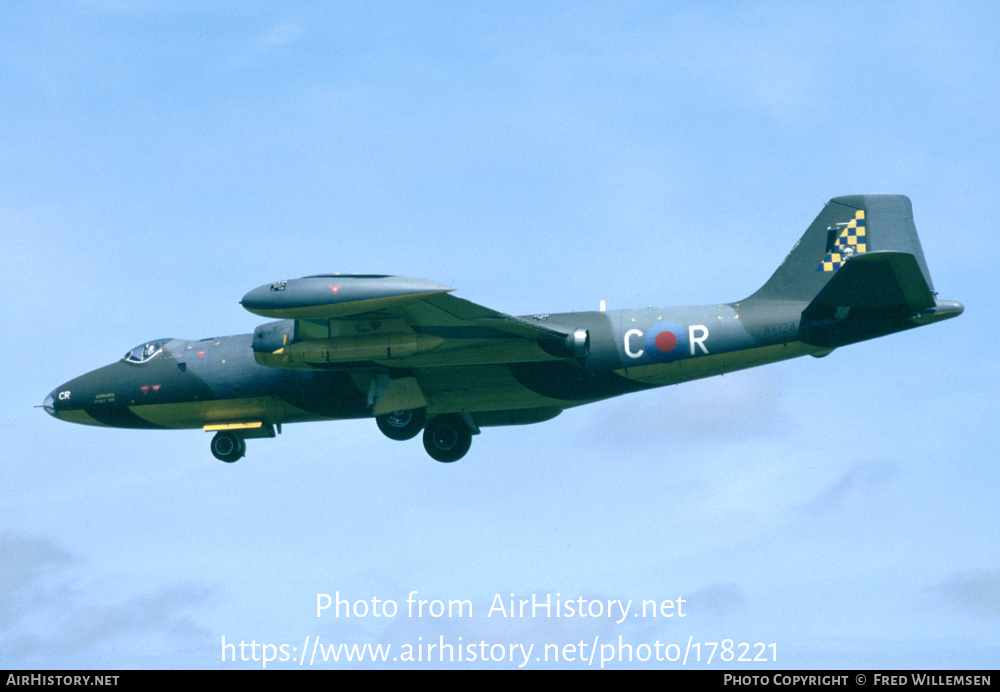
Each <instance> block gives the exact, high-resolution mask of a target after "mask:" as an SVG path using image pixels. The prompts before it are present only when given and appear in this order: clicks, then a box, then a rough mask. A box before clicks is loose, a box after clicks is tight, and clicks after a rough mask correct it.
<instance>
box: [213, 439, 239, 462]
mask: <svg viewBox="0 0 1000 692" xmlns="http://www.w3.org/2000/svg"><path fill="white" fill-rule="evenodd" d="M211 449H212V455H213V456H214V457H215V458H216V459H218V460H219V461H224V462H226V463H227V464H231V463H233V462H234V461H239V460H240V459H242V458H243V455H244V454H246V453H247V443H246V440H244V439H243V438H242V437H240V436H239V435H237V434H236V433H231V432H217V433H215V437H213V438H212V445H211Z"/></svg>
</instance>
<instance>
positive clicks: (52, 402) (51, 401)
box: [42, 391, 59, 418]
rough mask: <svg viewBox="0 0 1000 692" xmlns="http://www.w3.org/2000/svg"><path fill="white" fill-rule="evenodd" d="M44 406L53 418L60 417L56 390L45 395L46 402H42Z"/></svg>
mask: <svg viewBox="0 0 1000 692" xmlns="http://www.w3.org/2000/svg"><path fill="white" fill-rule="evenodd" d="M42 408H43V409H45V412H46V413H47V414H49V415H50V416H52V417H53V418H58V417H59V415H58V414H57V413H56V398H55V391H52V392H50V393H49V395H48V396H47V397H45V402H44V403H43V404H42Z"/></svg>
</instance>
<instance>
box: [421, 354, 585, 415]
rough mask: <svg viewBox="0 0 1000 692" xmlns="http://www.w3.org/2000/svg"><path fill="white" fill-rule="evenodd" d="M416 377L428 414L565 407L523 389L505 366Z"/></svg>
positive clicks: (433, 372)
mask: <svg viewBox="0 0 1000 692" xmlns="http://www.w3.org/2000/svg"><path fill="white" fill-rule="evenodd" d="M416 378H417V382H418V383H419V384H420V388H421V390H422V391H423V393H424V396H425V397H426V399H427V413H428V414H430V415H434V414H437V413H452V412H458V411H462V412H466V411H469V412H472V411H502V410H509V409H522V408H536V407H544V406H557V407H560V408H564V407H565V406H566V405H567V404H566V402H565V401H560V400H558V399H554V398H551V397H548V396H544V395H541V394H538V393H536V392H534V391H532V390H531V389H529V388H527V387H525V386H524V385H523V384H522V383H521V382H519V381H518V380H517V379H516V378H515V377H514V376H513V375H512V374H511V369H510V367H508V366H504V365H497V366H477V367H459V368H433V369H424V370H419V371H417V373H416Z"/></svg>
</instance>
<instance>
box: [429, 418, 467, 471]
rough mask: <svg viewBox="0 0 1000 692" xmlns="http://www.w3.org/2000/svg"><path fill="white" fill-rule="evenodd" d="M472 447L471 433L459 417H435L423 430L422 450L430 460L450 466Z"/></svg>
mask: <svg viewBox="0 0 1000 692" xmlns="http://www.w3.org/2000/svg"><path fill="white" fill-rule="evenodd" d="M471 446H472V431H470V430H469V426H468V425H466V423H465V421H464V420H462V418H461V416H456V415H455V414H454V413H449V414H446V415H443V416H435V417H434V418H432V419H431V421H430V422H429V423H428V424H427V427H426V428H424V449H426V450H427V453H428V454H430V455H431V458H432V459H435V460H437V461H441V462H444V463H446V464H450V463H451V462H453V461H458V460H459V459H461V458H462V457H464V456H465V453H466V452H468V451H469V447H471Z"/></svg>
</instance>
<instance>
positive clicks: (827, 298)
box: [742, 195, 964, 347]
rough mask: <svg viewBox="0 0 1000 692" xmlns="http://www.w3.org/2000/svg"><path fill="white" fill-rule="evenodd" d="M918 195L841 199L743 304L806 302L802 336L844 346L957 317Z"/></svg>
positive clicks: (830, 205)
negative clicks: (919, 215)
mask: <svg viewBox="0 0 1000 692" xmlns="http://www.w3.org/2000/svg"><path fill="white" fill-rule="evenodd" d="M936 295H937V294H936V292H935V291H934V284H933V283H932V282H931V275H930V272H929V271H928V270H927V262H926V261H925V259H924V252H923V249H922V248H921V247H920V239H919V238H918V237H917V229H916V228H915V227H914V225H913V210H912V208H911V206H910V200H909V199H907V198H906V197H903V196H902V195H851V196H849V197H835V198H834V199H832V200H830V201H829V202H828V203H827V205H826V206H825V207H824V208H823V211H821V212H820V214H819V216H817V217H816V220H815V221H813V222H812V225H811V226H809V228H808V230H806V232H805V235H803V236H802V238H801V239H800V240H799V242H798V244H796V246H795V247H794V248H792V251H791V252H790V253H789V255H788V257H787V258H786V259H785V261H784V262H783V263H782V264H781V266H780V267H778V270H777V271H776V272H774V274H773V275H772V276H771V278H770V279H768V281H767V283H765V284H764V285H763V286H762V287H761V288H760V290H758V291H757V292H756V293H754V294H753V295H752V296H750V297H749V298H747V299H746V300H745V301H742V303H743V304H744V305H745V306H747V307H751V306H754V305H762V304H772V305H773V304H775V303H800V304H804V309H803V310H802V319H801V322H800V324H799V334H798V338H799V340H801V341H804V342H806V343H809V344H813V345H817V346H823V347H836V346H840V345H844V344H848V343H852V342H855V341H862V340H864V339H871V338H874V337H877V336H883V335H885V334H890V333H892V332H897V331H901V330H903V329H910V328H912V327H916V326H920V325H923V324H929V323H931V322H937V321H939V320H942V319H948V318H949V317H956V316H958V315H960V314H961V313H962V311H963V309H964V308H963V307H962V305H961V303H956V302H953V301H941V300H938V299H937V298H936Z"/></svg>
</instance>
